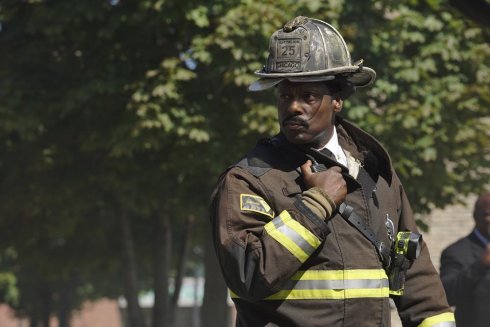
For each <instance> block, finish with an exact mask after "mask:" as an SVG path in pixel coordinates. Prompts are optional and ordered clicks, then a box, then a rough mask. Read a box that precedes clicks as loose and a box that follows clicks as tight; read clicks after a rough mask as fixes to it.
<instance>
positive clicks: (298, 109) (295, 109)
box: [288, 98, 303, 114]
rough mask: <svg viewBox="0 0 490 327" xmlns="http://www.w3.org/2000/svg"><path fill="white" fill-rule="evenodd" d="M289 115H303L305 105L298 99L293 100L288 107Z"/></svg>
mask: <svg viewBox="0 0 490 327" xmlns="http://www.w3.org/2000/svg"><path fill="white" fill-rule="evenodd" d="M288 111H289V113H294V114H302V113H303V103H302V101H300V100H299V99H298V98H293V99H292V100H291V102H290V103H289V106H288Z"/></svg>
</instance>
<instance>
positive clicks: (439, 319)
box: [419, 312, 455, 327]
mask: <svg viewBox="0 0 490 327" xmlns="http://www.w3.org/2000/svg"><path fill="white" fill-rule="evenodd" d="M444 322H455V320H454V313H452V312H445V313H441V314H439V315H436V316H432V317H429V318H426V319H424V321H422V323H421V324H420V325H419V327H431V326H437V324H440V323H444Z"/></svg>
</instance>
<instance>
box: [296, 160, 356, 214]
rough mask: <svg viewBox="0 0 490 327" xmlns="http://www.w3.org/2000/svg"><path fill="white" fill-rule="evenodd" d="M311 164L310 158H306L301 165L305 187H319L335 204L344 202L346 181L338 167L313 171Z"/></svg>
mask: <svg viewBox="0 0 490 327" xmlns="http://www.w3.org/2000/svg"><path fill="white" fill-rule="evenodd" d="M311 165H312V163H311V160H308V161H306V162H305V163H304V164H303V165H302V166H301V172H302V173H303V180H304V182H305V185H306V187H307V188H309V189H310V188H312V187H318V188H320V189H321V190H322V191H323V193H325V195H327V196H328V197H329V198H330V199H331V200H332V201H334V202H335V205H337V206H338V205H340V204H341V203H342V202H344V200H345V197H346V196H347V183H346V182H345V180H344V178H343V177H342V174H341V172H342V170H341V169H340V167H336V166H334V167H331V168H329V169H327V170H325V171H322V172H318V173H313V172H312V171H311Z"/></svg>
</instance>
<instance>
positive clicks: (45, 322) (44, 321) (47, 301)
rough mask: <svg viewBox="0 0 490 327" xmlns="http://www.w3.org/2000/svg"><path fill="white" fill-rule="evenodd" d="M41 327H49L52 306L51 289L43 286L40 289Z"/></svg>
mask: <svg viewBox="0 0 490 327" xmlns="http://www.w3.org/2000/svg"><path fill="white" fill-rule="evenodd" d="M40 295H41V301H42V302H41V303H42V306H41V326H43V327H49V320H50V318H51V309H52V304H53V297H52V294H51V289H50V288H49V287H48V286H46V285H45V286H44V287H43V288H42V289H41V294H40Z"/></svg>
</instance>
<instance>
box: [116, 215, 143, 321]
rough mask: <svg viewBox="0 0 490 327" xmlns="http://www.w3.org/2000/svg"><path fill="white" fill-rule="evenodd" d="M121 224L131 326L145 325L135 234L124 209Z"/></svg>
mask: <svg viewBox="0 0 490 327" xmlns="http://www.w3.org/2000/svg"><path fill="white" fill-rule="evenodd" d="M119 218H120V224H121V241H122V249H123V253H122V263H123V265H122V266H123V269H122V274H123V279H124V290H125V297H126V302H127V312H128V318H129V326H131V327H144V326H145V321H144V316H143V311H142V310H141V308H140V305H139V302H138V278H137V273H136V257H135V254H134V244H133V236H132V233H131V226H130V224H129V217H128V212H127V211H126V209H124V208H123V209H122V210H121V212H120V215H119Z"/></svg>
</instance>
